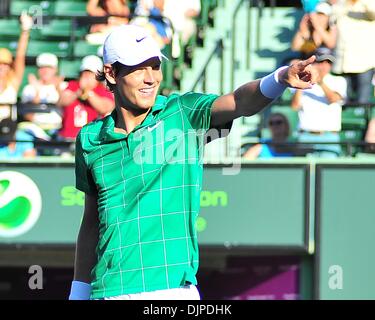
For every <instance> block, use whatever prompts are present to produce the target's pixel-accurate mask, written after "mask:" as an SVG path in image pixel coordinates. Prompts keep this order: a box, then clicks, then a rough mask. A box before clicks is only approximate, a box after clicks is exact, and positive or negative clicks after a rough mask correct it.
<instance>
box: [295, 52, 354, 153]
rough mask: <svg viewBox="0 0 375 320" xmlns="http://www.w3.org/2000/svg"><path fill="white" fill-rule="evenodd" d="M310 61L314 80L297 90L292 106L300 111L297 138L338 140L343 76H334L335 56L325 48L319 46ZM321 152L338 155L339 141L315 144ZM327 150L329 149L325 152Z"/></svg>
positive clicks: (302, 139)
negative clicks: (309, 86)
mask: <svg viewBox="0 0 375 320" xmlns="http://www.w3.org/2000/svg"><path fill="white" fill-rule="evenodd" d="M315 55H316V57H317V58H316V62H315V63H314V65H313V68H314V69H315V72H317V75H318V80H317V83H316V84H315V85H314V86H313V87H312V88H311V89H308V90H303V91H302V90H296V91H295V93H294V96H293V98H292V107H293V109H295V110H298V111H299V113H298V115H299V129H300V130H301V133H300V135H299V141H300V142H339V134H338V132H339V131H340V130H341V108H342V107H341V106H342V104H343V102H344V101H345V99H346V90H347V84H346V81H345V78H343V77H340V76H333V75H332V74H331V73H330V71H331V68H332V63H333V62H334V57H333V55H332V51H331V50H330V49H328V48H324V47H322V48H319V49H318V50H317V51H316V52H315ZM316 148H317V149H321V150H322V151H323V152H322V153H320V152H317V153H318V154H320V155H327V156H328V155H338V154H339V153H340V152H341V148H340V146H338V145H316ZM324 151H327V152H328V153H329V154H328V153H326V152H324Z"/></svg>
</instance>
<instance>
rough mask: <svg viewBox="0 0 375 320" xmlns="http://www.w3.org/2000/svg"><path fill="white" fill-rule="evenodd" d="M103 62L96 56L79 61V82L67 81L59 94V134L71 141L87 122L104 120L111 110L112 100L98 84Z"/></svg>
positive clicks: (110, 94)
mask: <svg viewBox="0 0 375 320" xmlns="http://www.w3.org/2000/svg"><path fill="white" fill-rule="evenodd" d="M102 69H103V63H102V60H101V59H100V58H99V57H97V56H86V57H85V58H83V59H82V64H81V67H80V75H79V80H78V81H70V82H69V83H68V87H67V88H66V89H65V90H64V92H63V93H62V94H61V96H60V99H59V101H58V105H59V106H61V107H62V108H63V123H62V129H61V130H60V132H59V135H60V136H61V137H62V138H64V139H66V140H74V139H75V137H76V136H77V133H78V132H79V130H80V129H81V128H82V127H83V126H84V125H85V124H87V123H89V122H91V121H93V120H95V119H97V118H98V117H103V116H105V115H107V114H108V113H110V112H111V111H112V110H113V108H114V99H113V95H112V93H111V92H109V91H108V90H107V89H106V88H105V87H104V86H103V85H102V84H101V83H100V82H98V81H97V80H96V77H95V76H96V73H97V72H98V71H102Z"/></svg>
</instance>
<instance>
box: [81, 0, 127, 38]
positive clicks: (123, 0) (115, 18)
mask: <svg viewBox="0 0 375 320" xmlns="http://www.w3.org/2000/svg"><path fill="white" fill-rule="evenodd" d="M86 8H87V13H88V14H89V15H90V16H94V17H105V16H110V17H109V18H108V23H107V24H103V23H102V24H94V25H92V26H91V28H90V33H89V34H88V35H87V36H86V39H87V41H88V42H90V43H92V44H103V43H104V40H105V38H106V37H107V35H108V34H109V33H110V32H111V30H112V29H113V28H114V27H116V26H119V25H122V24H127V23H128V22H129V18H128V17H129V15H130V9H129V7H128V4H127V0H89V2H88V3H87V7H86Z"/></svg>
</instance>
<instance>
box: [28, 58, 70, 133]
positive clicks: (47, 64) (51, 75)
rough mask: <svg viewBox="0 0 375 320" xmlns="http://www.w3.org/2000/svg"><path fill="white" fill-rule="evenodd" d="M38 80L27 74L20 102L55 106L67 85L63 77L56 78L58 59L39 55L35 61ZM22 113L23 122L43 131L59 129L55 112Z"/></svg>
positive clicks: (60, 119) (58, 116) (59, 119)
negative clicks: (26, 81) (26, 83)
mask: <svg viewBox="0 0 375 320" xmlns="http://www.w3.org/2000/svg"><path fill="white" fill-rule="evenodd" d="M36 65H37V67H38V76H39V79H37V77H36V76H35V75H34V74H29V77H28V80H29V84H28V85H26V86H25V88H24V89H23V91H22V102H23V103H32V104H36V105H38V104H56V103H57V101H58V100H59V97H60V94H61V92H62V91H63V90H64V89H65V88H66V86H67V83H66V82H64V81H63V77H60V76H58V74H57V72H58V69H57V66H58V59H57V57H56V56H55V55H54V54H52V53H41V54H40V55H39V56H38V57H37V59H36ZM37 110H38V108H33V111H35V112H23V118H24V120H27V121H29V122H31V123H33V124H36V125H38V126H39V127H40V128H42V129H44V130H50V131H51V134H53V130H57V129H59V128H60V127H61V121H62V118H61V115H60V114H59V113H58V112H57V111H56V110H53V109H51V110H47V111H49V112H46V110H43V112H37Z"/></svg>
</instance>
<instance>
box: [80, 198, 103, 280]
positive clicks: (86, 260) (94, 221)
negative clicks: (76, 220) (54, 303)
mask: <svg viewBox="0 0 375 320" xmlns="http://www.w3.org/2000/svg"><path fill="white" fill-rule="evenodd" d="M98 239H99V220H98V205H97V196H95V195H90V194H87V193H86V194H85V210H84V214H83V220H82V224H81V228H80V230H79V234H78V240H77V246H76V257H75V265H74V280H75V281H82V282H86V283H91V270H92V268H93V267H94V265H95V264H96V262H97V257H96V246H97V244H98Z"/></svg>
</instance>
